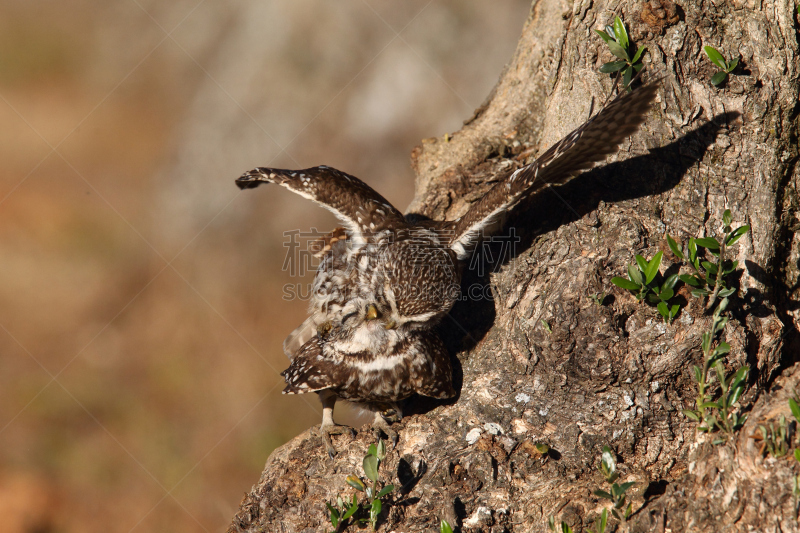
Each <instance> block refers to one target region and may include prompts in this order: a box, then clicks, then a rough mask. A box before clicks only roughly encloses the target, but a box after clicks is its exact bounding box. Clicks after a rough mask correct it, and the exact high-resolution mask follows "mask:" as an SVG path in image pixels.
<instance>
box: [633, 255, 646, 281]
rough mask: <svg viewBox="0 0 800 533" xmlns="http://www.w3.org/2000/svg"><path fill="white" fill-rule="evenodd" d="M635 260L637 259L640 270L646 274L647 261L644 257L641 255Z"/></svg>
mask: <svg viewBox="0 0 800 533" xmlns="http://www.w3.org/2000/svg"><path fill="white" fill-rule="evenodd" d="M635 258H636V266H638V267H639V270H640V271H641V272H642V273H643V274H644V273H645V272H647V259H645V258H644V257H643V256H641V255H639V254H636V256H635ZM642 285H644V284H642Z"/></svg>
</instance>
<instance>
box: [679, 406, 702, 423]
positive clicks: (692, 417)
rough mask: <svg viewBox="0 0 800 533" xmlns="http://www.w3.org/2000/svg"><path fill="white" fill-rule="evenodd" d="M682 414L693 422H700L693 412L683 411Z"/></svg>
mask: <svg viewBox="0 0 800 533" xmlns="http://www.w3.org/2000/svg"><path fill="white" fill-rule="evenodd" d="M683 414H685V415H686V416H688V417H689V418H691V419H692V420H694V421H695V422H700V417H699V416H698V415H697V413H695V412H694V411H691V410H689V409H684V410H683Z"/></svg>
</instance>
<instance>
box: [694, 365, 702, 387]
mask: <svg viewBox="0 0 800 533" xmlns="http://www.w3.org/2000/svg"><path fill="white" fill-rule="evenodd" d="M692 371H693V372H694V380H695V381H696V382H697V383H700V382H701V381H702V380H703V369H702V368H700V367H699V366H697V365H692Z"/></svg>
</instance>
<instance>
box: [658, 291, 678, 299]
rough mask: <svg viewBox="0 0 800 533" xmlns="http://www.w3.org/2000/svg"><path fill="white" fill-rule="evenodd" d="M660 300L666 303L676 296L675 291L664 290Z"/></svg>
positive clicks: (660, 294)
mask: <svg viewBox="0 0 800 533" xmlns="http://www.w3.org/2000/svg"><path fill="white" fill-rule="evenodd" d="M658 296H659V298H661V299H662V300H664V301H665V302H666V301H667V300H669V299H670V298H672V297H673V296H675V291H674V290H672V289H664V290H662V291H661V292H660V293H659V295H658Z"/></svg>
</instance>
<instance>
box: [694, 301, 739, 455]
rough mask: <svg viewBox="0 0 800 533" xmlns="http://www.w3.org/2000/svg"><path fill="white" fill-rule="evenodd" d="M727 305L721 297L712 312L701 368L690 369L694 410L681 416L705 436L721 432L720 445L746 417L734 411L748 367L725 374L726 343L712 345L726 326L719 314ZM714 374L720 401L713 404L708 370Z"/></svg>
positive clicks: (704, 335)
mask: <svg viewBox="0 0 800 533" xmlns="http://www.w3.org/2000/svg"><path fill="white" fill-rule="evenodd" d="M727 306H728V299H727V298H723V300H722V301H721V302H720V304H719V306H717V308H716V309H715V310H714V315H713V316H712V319H711V328H710V329H709V330H708V331H706V332H704V333H703V342H702V349H703V367H702V368H700V367H699V366H697V365H693V366H692V371H693V374H694V375H693V377H694V380H695V383H696V384H697V397H696V398H695V405H696V409H684V410H683V414H685V415H686V416H687V417H689V418H691V419H692V420H694V421H695V422H698V423H700V424H704V425H700V426H698V429H699V430H700V431H703V432H706V433H712V432H715V431H720V432H722V433H723V434H724V435H721V436H719V437H717V438H716V439H715V440H714V441H713V444H721V443H723V442H725V441H726V440H727V439H728V438H729V437H731V436H732V435H733V434H734V433H735V432H736V431H738V429H739V428H740V427H742V425H743V424H744V422H745V420H746V419H747V415H739V413H738V412H736V404H737V402H738V401H739V398H740V397H741V396H742V393H744V390H745V388H747V378H748V375H749V372H750V367H748V366H743V367H741V368H739V369H738V370H737V371H736V372H734V374H733V375H732V376H728V375H727V374H726V373H725V365H723V363H722V359H723V358H724V357H725V355H726V354H728V353H729V352H730V351H731V347H730V345H729V344H728V343H727V342H719V343H717V344H716V345H713V342H714V339H715V338H716V336H717V334H718V333H719V332H721V331H722V330H723V329H724V328H725V325H726V324H727V323H728V318H727V317H724V316H722V312H723V311H724V310H725V308H726V307H727ZM712 368H713V369H714V371H715V372H716V378H717V382H718V385H719V388H720V394H719V398H717V399H716V400H713V401H712V396H711V393H710V390H709V389H710V371H711V369H712Z"/></svg>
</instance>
